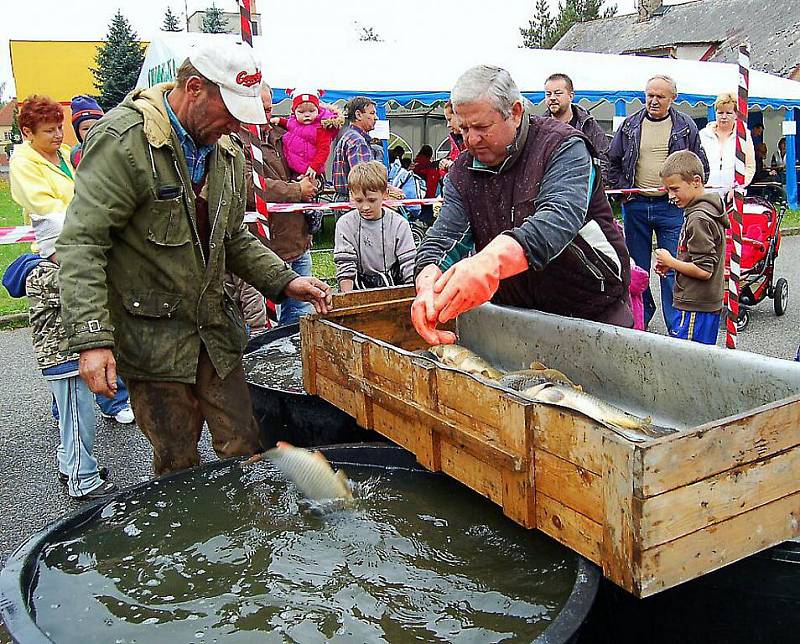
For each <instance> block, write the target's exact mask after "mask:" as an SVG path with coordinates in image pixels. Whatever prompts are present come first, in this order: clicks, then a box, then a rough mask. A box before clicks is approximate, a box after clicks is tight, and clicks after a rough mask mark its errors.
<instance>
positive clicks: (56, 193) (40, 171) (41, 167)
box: [9, 141, 75, 224]
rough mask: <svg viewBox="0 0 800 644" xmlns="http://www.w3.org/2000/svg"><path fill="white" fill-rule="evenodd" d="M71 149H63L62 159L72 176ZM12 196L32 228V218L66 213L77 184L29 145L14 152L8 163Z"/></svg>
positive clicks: (66, 146)
mask: <svg viewBox="0 0 800 644" xmlns="http://www.w3.org/2000/svg"><path fill="white" fill-rule="evenodd" d="M69 152H70V149H69V146H68V145H62V146H61V156H62V157H64V161H65V162H66V164H67V167H69V170H70V172H71V173H72V176H73V177H74V176H75V169H74V168H73V167H72V165H71V164H70V162H69ZM9 179H10V183H11V196H12V197H13V199H14V201H16V202H17V203H18V204H19V205H20V206H22V215H23V217H24V218H25V223H26V224H30V222H31V214H34V215H40V216H41V215H50V214H52V213H55V212H60V213H66V212H67V206H68V205H69V203H70V201H72V195H73V194H74V192H75V180H74V179H73V178H71V177H69V176H67V175H66V174H64V173H63V172H62V171H61V168H58V167H56V166H54V165H53V164H52V163H50V162H49V161H48V160H47V159H45V158H44V157H43V156H42V155H41V154H39V153H38V152H37V151H36V150H34V149H33V148H32V147H31V144H30V142H28V141H26V142H25V143H23V144H22V145H18V146H17V147H16V148H15V149H14V154H13V155H12V156H11V162H10V163H9Z"/></svg>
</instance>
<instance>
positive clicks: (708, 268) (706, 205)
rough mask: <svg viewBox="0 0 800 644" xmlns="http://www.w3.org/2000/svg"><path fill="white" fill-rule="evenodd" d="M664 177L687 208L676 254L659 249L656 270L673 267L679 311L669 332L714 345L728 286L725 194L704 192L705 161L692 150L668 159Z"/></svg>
mask: <svg viewBox="0 0 800 644" xmlns="http://www.w3.org/2000/svg"><path fill="white" fill-rule="evenodd" d="M661 180H662V181H663V182H664V187H665V188H666V189H667V193H668V194H669V199H670V201H672V203H674V204H675V205H676V206H678V207H679V208H683V209H684V217H685V219H684V221H683V227H682V228H681V232H680V236H679V237H678V251H677V253H676V255H677V256H676V257H673V256H672V255H671V254H670V252H669V251H668V250H666V249H664V248H659V249H658V250H656V266H655V270H656V272H657V273H658V274H659V275H661V276H662V277H664V276H666V274H667V273H668V272H669V271H670V270H674V271H675V273H676V275H675V287H674V289H673V291H672V302H673V307H674V309H675V312H674V317H673V320H672V328H671V329H670V335H671V336H672V337H674V338H681V339H683V340H692V341H694V342H701V343H703V344H716V343H717V333H718V332H719V318H720V312H721V310H722V296H723V289H724V283H723V282H724V273H725V267H724V258H725V229H726V228H728V226H729V225H730V224H729V222H728V217H727V215H726V214H725V207H724V205H723V203H722V198H721V197H720V196H719V195H718V194H716V193H711V192H706V189H705V187H704V185H703V165H702V163H701V162H700V159H699V158H698V157H697V155H695V154H694V153H693V152H689V151H688V150H682V151H680V152H674V153H673V154H670V155H669V156H668V157H667V160H666V161H665V162H664V165H663V166H662V168H661Z"/></svg>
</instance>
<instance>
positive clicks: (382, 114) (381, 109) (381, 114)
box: [375, 103, 389, 168]
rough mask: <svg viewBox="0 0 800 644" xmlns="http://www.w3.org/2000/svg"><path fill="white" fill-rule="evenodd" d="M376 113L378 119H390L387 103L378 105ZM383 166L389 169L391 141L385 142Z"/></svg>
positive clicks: (385, 140)
mask: <svg viewBox="0 0 800 644" xmlns="http://www.w3.org/2000/svg"><path fill="white" fill-rule="evenodd" d="M375 112H377V114H378V118H379V119H380V120H382V121H385V120H386V119H387V118H388V117H387V116H386V103H378V104H377V105H376V106H375ZM383 165H385V166H386V167H387V168H388V167H389V139H384V140H383Z"/></svg>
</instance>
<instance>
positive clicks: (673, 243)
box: [622, 197, 683, 331]
mask: <svg viewBox="0 0 800 644" xmlns="http://www.w3.org/2000/svg"><path fill="white" fill-rule="evenodd" d="M622 210H623V217H624V219H625V222H624V223H625V243H626V245H627V246H628V252H629V253H630V254H631V257H632V258H633V261H634V262H636V265H637V266H638V267H639V268H643V269H644V270H646V271H647V273H648V275H649V274H650V265H651V263H652V255H653V232H654V231H655V234H656V241H657V243H658V248H666V249H667V250H668V251H669V252H670V253H672V256H673V257H674V256H675V254H676V252H677V250H678V236H679V235H680V232H681V227H682V226H683V210H681V209H680V208H678V207H677V206H673V205H672V204H671V203H669V201H667V198H666V197H664V198H660V199H647V198H642V197H636V198H635V199H633V200H631V201H629V202H628V203H625V204H623V205H622ZM674 285H675V273H674V272H673V271H670V272H669V275H667V277H662V278H661V308H662V313H663V314H664V323H665V324H666V325H667V331H669V330H670V329H671V328H672V320H673V318H674V313H673V311H674V309H673V308H672V287H673V286H674ZM642 297H643V299H644V324H645V328H647V325H648V324H649V323H650V320H652V319H653V315H654V314H655V312H656V304H655V301H654V300H653V294H652V293H651V292H650V288H649V287H648V288H647V290H646V291H645V292H644V293H643V294H642Z"/></svg>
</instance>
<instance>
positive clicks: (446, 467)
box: [441, 440, 503, 506]
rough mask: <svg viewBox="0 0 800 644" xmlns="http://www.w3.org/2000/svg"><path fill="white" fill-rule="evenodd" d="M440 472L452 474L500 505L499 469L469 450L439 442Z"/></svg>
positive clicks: (501, 495)
mask: <svg viewBox="0 0 800 644" xmlns="http://www.w3.org/2000/svg"><path fill="white" fill-rule="evenodd" d="M441 458H442V472H444V473H445V474H448V475H450V476H452V477H453V478H454V479H456V480H457V481H460V482H461V483H463V484H464V485H466V486H467V487H469V488H470V489H472V490H475V491H476V492H477V493H478V494H481V495H483V496H485V497H487V498H488V499H489V500H490V501H494V502H495V503H497V504H498V505H501V506H502V502H503V478H502V475H501V471H502V470H500V469H497V468H495V467H492V466H491V465H489V464H488V463H485V462H481V461H480V460H479V459H478V458H476V457H475V456H473V455H472V454H470V453H469V452H467V451H465V450H463V449H460V448H459V447H457V446H455V445H453V444H451V443H450V442H449V441H448V440H442V443H441Z"/></svg>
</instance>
